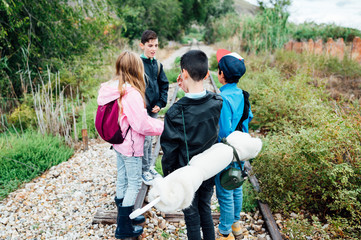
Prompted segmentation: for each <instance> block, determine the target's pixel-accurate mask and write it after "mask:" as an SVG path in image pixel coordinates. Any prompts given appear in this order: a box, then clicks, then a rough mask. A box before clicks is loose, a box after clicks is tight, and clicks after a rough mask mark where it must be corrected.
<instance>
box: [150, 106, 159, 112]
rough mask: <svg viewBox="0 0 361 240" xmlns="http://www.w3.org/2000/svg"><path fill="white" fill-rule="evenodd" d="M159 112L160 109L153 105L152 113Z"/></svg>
mask: <svg viewBox="0 0 361 240" xmlns="http://www.w3.org/2000/svg"><path fill="white" fill-rule="evenodd" d="M159 111H160V107H158V106H157V105H155V106H154V107H153V108H152V113H157V112H159Z"/></svg>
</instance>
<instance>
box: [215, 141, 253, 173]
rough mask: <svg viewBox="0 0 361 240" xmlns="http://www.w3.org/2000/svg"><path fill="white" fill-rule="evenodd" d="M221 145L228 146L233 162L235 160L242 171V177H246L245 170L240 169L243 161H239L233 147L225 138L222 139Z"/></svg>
mask: <svg viewBox="0 0 361 240" xmlns="http://www.w3.org/2000/svg"><path fill="white" fill-rule="evenodd" d="M221 141H222V143H224V144H226V145H227V146H230V147H231V148H232V149H233V160H232V161H234V159H236V161H237V163H238V166H239V167H240V168H241V171H242V175H243V176H247V174H248V172H247V170H246V169H245V168H243V167H242V163H244V161H241V160H240V159H239V156H238V153H237V150H236V148H235V147H233V146H232V145H231V144H230V143H229V142H228V141H227V139H226V138H222V140H221Z"/></svg>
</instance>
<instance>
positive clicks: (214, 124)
mask: <svg viewBox="0 0 361 240" xmlns="http://www.w3.org/2000/svg"><path fill="white" fill-rule="evenodd" d="M180 64H181V74H180V75H179V76H178V79H177V82H178V84H179V86H180V87H181V88H182V89H183V90H184V92H185V93H186V94H185V97H183V98H182V99H180V100H179V101H178V102H176V103H174V105H173V106H172V107H171V108H170V109H169V110H168V112H167V113H166V115H165V119H164V131H163V133H162V135H161V139H160V143H161V146H162V150H163V153H164V155H163V158H162V168H163V173H164V175H165V176H167V175H168V174H170V173H171V172H173V171H174V170H176V169H178V168H180V167H183V166H186V165H187V164H188V161H189V159H191V158H192V157H193V156H195V155H197V154H199V153H201V152H203V151H205V150H206V149H208V148H210V147H211V146H212V145H213V144H214V143H216V142H217V137H218V129H219V127H218V120H219V115H220V112H221V108H222V98H221V97H220V96H219V95H216V94H215V93H211V92H208V91H206V90H204V88H203V80H204V79H206V78H207V77H208V59H207V56H206V54H205V53H204V52H202V51H199V50H192V51H189V52H187V53H185V54H184V55H183V56H182V58H181V62H180ZM213 187H214V178H211V179H208V180H206V181H204V182H203V183H202V185H201V186H200V187H199V189H198V190H197V192H196V193H195V196H194V199H193V202H192V205H191V206H190V207H189V208H186V209H183V212H184V218H185V222H186V226H187V236H188V239H189V240H198V239H199V240H200V239H201V233H200V227H202V232H203V239H205V240H213V239H215V233H214V226H213V219H212V215H211V208H210V206H211V197H212V195H213Z"/></svg>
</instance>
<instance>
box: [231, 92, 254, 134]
mask: <svg viewBox="0 0 361 240" xmlns="http://www.w3.org/2000/svg"><path fill="white" fill-rule="evenodd" d="M243 100H244V108H243V114H242V117H241V120H239V122H238V124H237V127H236V129H235V130H238V131H241V132H243V130H242V123H243V121H244V120H246V119H248V116H249V108H250V106H251V105H250V103H249V93H248V92H247V91H244V90H243Z"/></svg>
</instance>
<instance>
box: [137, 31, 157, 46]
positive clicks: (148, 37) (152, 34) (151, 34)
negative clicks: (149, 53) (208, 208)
mask: <svg viewBox="0 0 361 240" xmlns="http://www.w3.org/2000/svg"><path fill="white" fill-rule="evenodd" d="M157 38H158V35H157V34H156V33H155V32H154V31H152V30H145V31H144V32H143V33H142V38H141V39H140V42H141V43H143V44H145V43H146V42H148V41H149V40H151V39H157Z"/></svg>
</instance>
